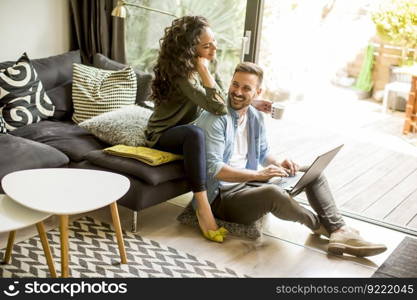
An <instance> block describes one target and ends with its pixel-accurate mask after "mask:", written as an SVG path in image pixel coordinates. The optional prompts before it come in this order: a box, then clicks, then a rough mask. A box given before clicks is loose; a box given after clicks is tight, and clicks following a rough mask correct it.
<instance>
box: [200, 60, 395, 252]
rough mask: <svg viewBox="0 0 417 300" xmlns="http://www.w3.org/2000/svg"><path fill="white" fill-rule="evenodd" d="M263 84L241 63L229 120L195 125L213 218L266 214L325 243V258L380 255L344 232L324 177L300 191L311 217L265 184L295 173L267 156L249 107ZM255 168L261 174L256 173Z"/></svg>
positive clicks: (256, 115) (258, 118)
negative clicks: (296, 224)
mask: <svg viewBox="0 0 417 300" xmlns="http://www.w3.org/2000/svg"><path fill="white" fill-rule="evenodd" d="M262 79H263V71H262V69H261V68H260V67H259V66H257V65H255V64H253V63H248V62H245V63H240V64H239V65H238V66H237V67H236V69H235V73H234V75H233V79H232V82H231V85H230V87H229V94H228V106H229V107H228V114H227V115H224V116H220V117H219V116H217V115H214V114H210V113H208V112H204V113H203V114H202V115H201V116H200V118H199V119H198V120H197V125H198V126H200V127H201V128H202V129H204V131H205V137H206V155H207V178H208V181H207V192H208V198H209V202H210V203H211V207H212V211H213V213H214V215H215V216H216V217H217V218H219V219H223V220H225V221H229V222H235V223H242V224H248V223H252V222H254V221H256V220H258V219H259V218H261V217H262V216H264V215H265V214H267V213H269V212H271V213H272V214H273V215H275V216H276V217H278V218H280V219H283V220H288V221H294V222H299V223H301V224H303V225H305V226H307V227H308V228H310V229H311V230H312V232H313V233H315V234H321V235H324V236H327V237H330V242H329V247H328V250H329V252H332V253H336V254H343V253H348V254H351V255H355V256H371V255H376V254H379V253H382V252H384V251H385V250H386V249H387V248H386V246H385V245H382V244H373V243H370V242H367V241H365V240H364V239H363V238H362V237H361V236H360V235H359V232H358V231H357V230H356V229H353V228H351V227H348V226H346V224H345V221H344V220H343V218H342V216H341V214H340V213H339V211H338V209H337V208H336V205H335V202H334V199H333V196H332V193H331V191H330V188H329V185H328V183H327V181H326V178H325V177H324V175H320V176H318V177H317V178H316V179H315V180H313V181H312V182H311V183H310V184H308V185H307V186H306V187H305V188H304V191H305V192H306V194H307V198H308V201H309V203H310V206H311V207H312V208H313V210H314V212H313V211H311V210H309V209H307V208H305V207H303V206H301V205H300V204H299V203H298V202H296V201H295V200H294V199H293V198H292V197H291V196H290V195H289V194H288V193H287V192H286V191H285V190H283V189H281V188H279V187H278V186H277V185H274V184H270V183H266V182H267V181H268V180H269V179H271V178H273V177H275V176H280V177H287V176H292V175H294V174H295V173H296V172H297V171H298V170H300V168H299V166H298V165H297V164H296V163H294V162H293V161H291V160H289V159H285V160H284V161H282V162H278V161H277V160H276V159H275V158H274V157H273V156H272V155H271V154H269V151H268V150H269V148H268V143H267V140H266V133H265V125H264V121H263V115H262V113H260V112H259V111H257V110H256V109H254V108H253V107H252V105H250V104H251V103H252V101H254V100H255V99H257V98H258V97H259V96H260V94H261V92H262V89H261V85H262ZM259 164H261V165H262V166H263V168H261V169H258V165H259ZM253 182H257V184H254V183H253ZM259 182H261V183H259ZM262 182H265V183H262Z"/></svg>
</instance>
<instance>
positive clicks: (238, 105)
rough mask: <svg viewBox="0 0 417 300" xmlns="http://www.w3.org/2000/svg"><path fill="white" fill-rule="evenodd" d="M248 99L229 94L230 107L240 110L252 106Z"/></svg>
mask: <svg viewBox="0 0 417 300" xmlns="http://www.w3.org/2000/svg"><path fill="white" fill-rule="evenodd" d="M248 100H249V99H248V97H245V96H236V94H234V93H229V101H230V106H231V107H232V108H233V109H234V110H240V109H242V108H245V107H247V106H249V105H250V103H251V101H248Z"/></svg>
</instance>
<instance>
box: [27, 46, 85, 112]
mask: <svg viewBox="0 0 417 300" xmlns="http://www.w3.org/2000/svg"><path fill="white" fill-rule="evenodd" d="M32 63H33V66H34V67H35V69H36V71H37V72H38V74H39V78H40V79H41V81H42V83H43V85H44V88H45V90H46V92H47V93H48V96H49V98H51V100H52V102H53V103H54V105H55V113H54V116H53V118H54V119H56V120H67V119H70V118H71V116H72V111H73V110H72V91H71V85H72V64H73V63H79V64H80V63H81V56H80V50H76V51H70V52H67V53H64V54H60V55H55V56H50V57H46V58H40V59H33V60H32Z"/></svg>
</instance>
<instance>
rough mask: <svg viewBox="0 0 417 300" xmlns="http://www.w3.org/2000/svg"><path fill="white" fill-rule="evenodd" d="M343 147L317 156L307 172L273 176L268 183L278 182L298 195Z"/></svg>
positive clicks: (280, 185)
mask: <svg viewBox="0 0 417 300" xmlns="http://www.w3.org/2000/svg"><path fill="white" fill-rule="evenodd" d="M342 147H343V144H342V145H340V146H337V147H336V148H334V149H332V150H330V151H328V152H326V153H324V154H321V155H319V156H317V158H316V159H315V160H314V162H313V163H312V164H311V165H310V166H309V167H308V169H307V170H306V171H305V172H297V173H296V174H295V175H294V176H288V177H274V178H271V179H270V180H269V181H268V182H267V183H271V184H276V185H277V186H279V187H280V188H282V189H284V190H285V191H287V192H288V193H289V194H290V195H292V196H294V195H297V194H298V193H300V192H301V191H302V190H303V188H304V187H305V186H306V185H308V184H309V183H310V182H312V181H313V180H315V179H316V178H317V177H319V175H320V174H321V173H322V172H323V171H324V169H325V168H326V167H327V165H328V164H329V163H330V162H331V161H332V160H333V158H334V157H335V156H336V154H337V153H338V152H339V151H340V149H341V148H342ZM247 184H249V185H255V186H259V185H261V184H265V182H263V183H260V182H247ZM257 184H258V185H257Z"/></svg>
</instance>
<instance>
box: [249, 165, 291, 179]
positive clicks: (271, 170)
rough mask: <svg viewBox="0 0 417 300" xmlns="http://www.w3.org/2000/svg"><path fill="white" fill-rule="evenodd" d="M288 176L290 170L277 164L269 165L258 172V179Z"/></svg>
mask: <svg viewBox="0 0 417 300" xmlns="http://www.w3.org/2000/svg"><path fill="white" fill-rule="evenodd" d="M276 176H279V177H287V176H288V172H287V170H285V168H283V167H279V166H276V165H269V166H267V167H266V168H264V169H262V170H259V171H258V172H257V174H256V181H265V182H266V181H268V180H269V179H271V178H272V177H276Z"/></svg>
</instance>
